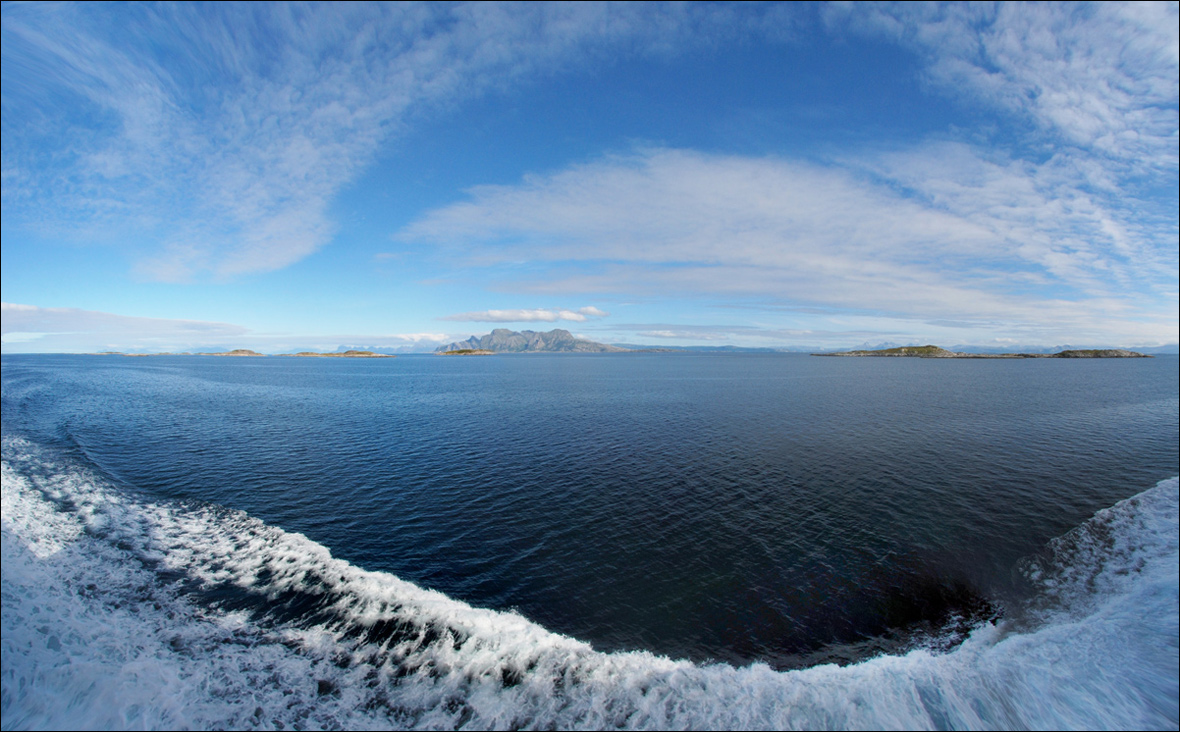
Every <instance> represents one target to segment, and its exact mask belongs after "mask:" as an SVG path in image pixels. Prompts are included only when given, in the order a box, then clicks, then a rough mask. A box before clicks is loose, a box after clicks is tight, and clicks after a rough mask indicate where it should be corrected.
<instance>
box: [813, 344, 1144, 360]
mask: <svg viewBox="0 0 1180 732" xmlns="http://www.w3.org/2000/svg"><path fill="white" fill-rule="evenodd" d="M811 355H812V356H850V357H860V358H863V357H885V358H890V357H892V358H1151V356H1149V355H1148V354H1146V353H1138V352H1137V351H1128V350H1126V349H1123V348H1082V349H1072V350H1066V351H1060V352H1058V353H964V352H963V351H948V350H947V349H945V348H940V347H938V346H901V347H900V348H882V349H880V350H878V351H835V352H831V353H813V354H811Z"/></svg>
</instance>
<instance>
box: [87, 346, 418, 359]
mask: <svg viewBox="0 0 1180 732" xmlns="http://www.w3.org/2000/svg"><path fill="white" fill-rule="evenodd" d="M85 355H90V356H129V357H137V358H138V357H147V356H223V357H229V358H397V356H395V355H394V354H392V353H374V352H373V351H343V352H341V353H317V352H315V351H300V352H299V353H276V354H273V355H269V356H268V355H267V354H265V353H259V352H258V351H252V350H250V349H249V348H235V349H234V350H232V351H219V352H216V353H191V352H184V353H122V352H120V351H102V352H100V353H91V354H85Z"/></svg>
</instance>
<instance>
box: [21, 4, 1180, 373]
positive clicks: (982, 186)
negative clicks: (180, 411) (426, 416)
mask: <svg viewBox="0 0 1180 732" xmlns="http://www.w3.org/2000/svg"><path fill="white" fill-rule="evenodd" d="M0 13H2V16H3V30H2V34H3V35H2V39H0V41H2V43H0V53H2V55H3V64H2V76H3V87H2V105H3V118H2V133H3V145H2V176H3V177H2V181H3V193H2V217H3V220H2V231H3V236H2V239H0V258H2V261H0V285H2V289H3V306H2V308H3V309H2V316H3V336H2V341H3V352H4V353H21V352H91V351H103V350H121V351H129V352H161V351H191V350H220V349H226V348H253V349H255V350H258V351H261V352H264V353H281V352H289V351H292V350H307V349H314V350H325V351H330V350H336V349H337V348H339V347H342V346H350V347H377V348H384V349H400V350H404V351H407V352H412V351H430V350H433V349H434V348H435V347H437V346H438V345H440V344H442V343H449V342H451V341H455V340H460V339H465V338H467V337H469V336H471V335H473V334H483V333H487V332H489V331H490V330H492V329H493V328H510V329H513V330H525V329H528V330H550V329H552V328H565V329H567V330H570V331H571V332H573V333H575V334H576V335H579V336H582V337H586V338H590V339H592V340H596V341H601V342H606V343H632V344H645V345H657V346H660V345H662V346H739V347H764V348H782V349H811V348H824V349H830V348H848V347H856V346H864V345H870V346H871V345H883V344H922V343H935V344H939V345H944V346H954V345H971V346H977V347H984V348H1004V347H1009V346H1011V347H1016V346H1021V345H1036V346H1045V347H1048V346H1053V345H1061V344H1070V345H1091V346H1123V347H1151V346H1160V345H1164V344H1171V343H1176V342H1177V340H1180V328H1178V315H1177V313H1178V309H1180V294H1178V293H1180V269H1178V249H1180V210H1178V206H1180V204H1178V201H1180V185H1178V158H1180V152H1178V151H1180V137H1178V96H1180V95H1178V85H1180V82H1178V79H1180V50H1178V48H1180V44H1178V30H1177V29H1178V27H1180V20H1178V18H1180V12H1178V6H1177V4H1176V3H1162V4H1153V3H1131V4H1091V3H1084V4H1076V5H1075V4H1070V3H1051V4H1044V5H1042V4H1017V3H1003V4H995V5H993V4H990V3H980V4H950V5H938V4H915V5H911V4H900V5H894V4H883V5H875V4H870V3H855V4H842V3H833V4H806V3H788V4H782V5H780V4H773V3H757V4H708V3H687V4H671V3H661V4H651V5H649V4H631V3H624V4H595V3H573V4H541V3H526V4H521V5H517V4H496V3H491V2H479V3H474V4H470V5H468V4H443V3H430V4H423V5H415V4H408V3H407V4H402V3H398V4H378V5H367V4H351V3H331V4H326V5H316V4H312V5H302V4H299V5H296V4H265V3H261V2H259V3H248V4H242V5H236V4H232V3H200V4H197V3H185V4H179V5H169V4H164V5H149V4H119V5H113V4H102V3H81V4H71V3H51V4H37V3H5V4H4V5H3V6H2V9H0Z"/></svg>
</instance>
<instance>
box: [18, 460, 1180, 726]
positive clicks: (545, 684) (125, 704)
mask: <svg viewBox="0 0 1180 732" xmlns="http://www.w3.org/2000/svg"><path fill="white" fill-rule="evenodd" d="M3 447H4V463H3V467H2V470H3V473H2V480H3V613H2V615H0V623H2V627H3V654H2V656H3V660H2V663H3V673H2V679H3V690H2V697H0V708H2V710H3V719H4V726H5V727H6V728H8V727H12V728H57V727H67V728H71V727H113V728H125V727H208V728H225V727H230V728H265V729H275V728H277V729H286V728H291V727H295V728H317V727H328V728H342V727H347V728H360V729H367V728H376V727H390V726H393V727H405V728H429V729H435V728H448V729H454V728H464V727H466V728H508V727H525V728H536V727H562V728H565V727H569V728H604V727H621V728H688V727H710V728H720V727H728V728H765V727H778V728H800V729H801V728H816V727H823V728H850V727H851V728H864V727H905V728H914V729H917V728H1016V727H1026V728H1027V727H1034V728H1038V727H1040V728H1082V727H1107V728H1175V727H1176V725H1177V702H1176V696H1177V676H1178V672H1177V636H1178V631H1177V616H1178V609H1177V585H1178V580H1177V575H1178V565H1177V561H1178V560H1177V556H1178V553H1177V494H1178V485H1180V482H1178V481H1177V479H1171V480H1167V481H1163V482H1161V483H1160V484H1159V485H1157V486H1156V487H1154V488H1151V489H1149V490H1147V491H1145V492H1143V493H1141V494H1139V495H1138V496H1135V497H1133V498H1131V499H1128V500H1126V501H1123V502H1121V503H1119V504H1116V505H1115V506H1113V507H1111V508H1108V509H1106V510H1104V511H1101V512H1099V514H1098V515H1096V516H1095V517H1094V519H1092V520H1091V521H1089V522H1087V523H1085V524H1083V525H1082V526H1080V527H1078V528H1077V529H1075V530H1074V531H1073V532H1070V534H1067V535H1066V536H1065V537H1062V538H1061V539H1059V540H1057V541H1056V542H1054V543H1053V544H1052V545H1051V547H1050V548H1049V551H1047V552H1046V554H1045V556H1044V557H1041V558H1038V559H1037V560H1035V561H1034V562H1031V563H1030V564H1029V567H1028V568H1027V569H1028V572H1029V574H1030V577H1032V578H1033V579H1034V581H1036V582H1038V583H1039V584H1040V586H1042V587H1043V592H1042V596H1041V598H1040V599H1039V601H1038V604H1037V607H1035V608H1034V615H1036V616H1037V618H1038V620H1037V622H1035V623H1033V624H1031V625H1028V626H1025V627H1022V628H1019V629H1018V628H1016V627H1015V626H1012V625H1010V624H1005V623H1000V624H998V625H993V624H984V625H982V626H980V627H979V628H977V629H976V630H975V631H974V632H973V633H972V634H971V636H970V637H969V638H968V639H967V640H966V641H965V642H964V643H962V644H961V645H959V646H957V647H956V648H955V649H954V650H952V651H950V652H948V653H942V654H937V653H932V652H930V651H925V650H917V651H913V652H911V653H909V654H906V655H904V656H882V657H878V658H875V659H871V660H869V661H865V662H863V663H860V664H857V665H854V666H847V667H838V666H819V667H813V668H808V669H800V670H793V671H787V672H776V671H773V670H772V669H770V668H769V667H767V666H765V665H761V664H754V665H751V666H747V667H744V668H734V667H732V666H727V665H720V664H718V665H708V666H700V665H694V664H692V663H689V662H687V661H677V660H671V659H667V658H661V657H657V656H654V655H652V654H649V653H642V652H636V653H612V654H605V653H598V652H595V651H594V650H593V649H592V648H591V647H590V646H589V645H587V644H585V643H581V642H579V641H576V640H574V639H570V638H567V637H564V636H561V635H557V634H554V633H551V632H549V631H547V630H545V629H544V628H542V627H540V626H538V625H536V624H535V623H532V622H530V621H528V620H527V619H525V618H522V617H520V616H519V615H515V614H512V613H504V612H496V611H491V610H483V609H478V608H473V607H471V606H469V605H466V604H464V603H462V602H458V601H455V600H452V599H450V598H448V597H446V596H444V595H442V594H440V593H437V592H433V591H429V590H424V589H422V588H419V587H417V586H415V585H413V584H411V583H408V582H404V581H402V580H399V579H398V578H396V577H394V576H392V575H389V574H384V573H375V572H366V571H364V570H361V569H359V568H357V567H354V566H352V565H350V564H349V563H347V562H344V561H341V560H338V559H334V558H332V557H331V555H330V553H329V552H328V550H327V549H326V548H324V547H323V546H320V545H318V544H316V543H314V542H312V541H310V540H308V539H306V538H305V537H303V536H301V535H298V534H292V533H288V532H284V531H282V530H281V529H277V528H275V527H271V526H267V525H265V524H263V523H262V522H260V521H258V520H256V519H254V518H252V517H250V516H247V515H245V514H243V513H240V512H235V511H227V510H225V509H222V508H219V507H216V506H207V505H187V504H176V503H161V502H153V501H148V500H143V499H140V498H137V497H135V496H133V495H131V494H129V493H127V492H125V491H122V490H120V489H118V488H116V487H114V486H111V485H110V484H108V483H107V482H105V481H103V480H101V479H99V478H97V477H96V476H94V475H91V474H89V473H88V472H87V471H86V470H85V469H83V468H80V467H78V466H76V465H71V464H69V463H68V462H61V461H60V460H59V459H58V458H55V457H54V456H52V455H50V454H49V453H48V452H47V451H46V450H44V449H43V448H40V447H38V446H36V445H34V444H32V443H29V442H28V441H25V440H20V439H12V438H6V439H5V440H4V446H3Z"/></svg>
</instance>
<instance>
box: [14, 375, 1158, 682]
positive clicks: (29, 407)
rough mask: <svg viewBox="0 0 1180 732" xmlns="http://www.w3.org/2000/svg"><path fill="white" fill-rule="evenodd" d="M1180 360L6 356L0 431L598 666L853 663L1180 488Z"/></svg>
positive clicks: (966, 607) (974, 604)
mask: <svg viewBox="0 0 1180 732" xmlns="http://www.w3.org/2000/svg"><path fill="white" fill-rule="evenodd" d="M1177 365H1178V363H1177V359H1176V357H1174V356H1173V357H1168V356H1165V357H1158V358H1154V359H1133V360H1121V359H1110V360H1088V361H1077V360H1044V359H1039V360H1012V361H1008V360H979V361H971V360H923V359H821V358H811V357H808V356H801V355H787V354H781V355H778V354H776V355H769V354H766V355H763V354H725V355H719V354H718V355H715V354H708V355H696V354H612V355H601V356H600V355H577V356H567V355H552V356H550V355H532V356H497V357H486V358H481V357H470V358H456V357H448V358H442V357H426V356H422V357H401V358H397V359H382V360H364V359H356V360H336V359H283V358H266V359H229V358H210V357H153V358H124V357H97V356H5V357H4V358H3V430H4V434H5V436H6V437H12V436H18V437H26V438H28V439H30V440H33V441H35V442H37V443H38V444H42V445H49V446H52V447H53V448H54V449H57V450H61V451H62V453H63V454H68V455H70V456H72V457H73V458H75V459H77V460H80V461H84V462H85V464H87V465H89V466H91V467H93V468H94V469H95V470H96V471H98V472H99V473H100V474H102V475H105V476H107V477H108V478H109V479H110V480H112V481H113V482H114V483H116V484H117V485H120V486H123V487H124V488H126V489H128V490H130V491H133V492H136V493H137V494H141V495H146V496H149V497H154V498H159V499H170V500H171V499H181V500H192V501H199V502H210V503H212V504H217V505H218V506H224V507H227V508H232V509H239V510H241V511H245V512H247V513H248V514H250V515H251V516H254V517H256V518H258V519H261V520H263V521H265V522H266V523H268V524H271V525H274V526H278V527H281V528H283V529H285V530H287V531H290V532H300V533H302V534H305V535H306V536H307V537H309V538H310V539H312V540H314V541H315V542H318V543H320V544H322V545H324V546H326V547H328V548H329V549H330V550H331V552H332V554H333V555H334V556H336V557H339V558H342V559H346V560H348V561H349V562H351V563H353V564H355V565H358V566H360V567H363V568H365V569H370V570H379V571H383V572H390V573H393V574H395V575H397V576H399V577H401V578H403V579H406V580H410V581H412V582H414V583H416V584H418V585H420V586H424V587H428V588H434V589H438V590H441V591H442V592H444V593H446V594H447V595H449V596H451V597H453V598H457V599H461V600H463V601H466V602H468V603H470V604H472V605H475V606H479V607H488V608H494V609H501V610H503V609H513V610H516V611H518V612H519V613H520V614H522V615H524V616H525V617H527V618H529V619H531V620H534V621H536V622H538V623H540V624H541V625H543V626H545V627H546V628H548V629H550V630H553V631H557V632H560V633H564V634H567V635H570V636H573V637H575V638H579V639H582V640H586V641H589V642H591V643H592V644H593V645H594V647H595V648H596V649H599V650H622V649H646V650H652V651H655V652H657V653H659V654H665V655H669V656H672V657H679V658H689V659H693V660H697V661H703V660H709V659H714V660H722V661H729V662H733V663H737V664H742V663H747V662H749V661H752V660H763V661H767V662H769V663H771V664H772V665H775V666H778V667H792V666H799V665H810V664H814V663H817V662H820V661H825V660H856V659H859V658H863V657H865V656H867V655H872V654H873V653H876V652H878V651H881V650H896V649H899V648H904V647H906V644H907V643H911V642H912V641H913V639H914V638H915V637H918V636H922V635H923V634H929V633H937V632H940V631H941V630H943V629H945V628H946V627H947V626H948V624H949V625H951V626H953V625H954V624H955V623H956V622H959V621H962V622H965V623H967V624H968V625H970V624H972V623H976V622H978V621H979V620H980V619H981V618H988V617H995V616H996V615H1000V614H1004V613H1006V612H1011V611H1012V608H1013V607H1015V606H1016V605H1018V604H1019V602H1020V600H1021V598H1022V594H1023V593H1025V592H1026V588H1025V587H1024V586H1023V584H1022V583H1023V580H1022V579H1021V578H1020V577H1021V576H1020V574H1019V573H1018V572H1017V571H1015V570H1016V567H1017V565H1018V563H1019V562H1020V560H1021V559H1022V558H1023V557H1027V556H1028V555H1031V554H1033V553H1035V552H1037V551H1039V550H1040V549H1041V548H1042V547H1043V546H1044V545H1045V543H1046V542H1047V541H1048V540H1050V539H1052V538H1053V537H1056V536H1059V535H1061V534H1063V533H1064V532H1066V531H1068V530H1069V529H1071V528H1073V527H1075V526H1077V525H1078V524H1079V523H1081V522H1083V521H1084V520H1086V519H1087V518H1088V517H1090V516H1091V515H1092V514H1094V512H1095V511H1098V510H1099V509H1103V508H1105V507H1108V506H1111V505H1112V504H1114V503H1116V502H1117V501H1119V500H1121V499H1124V498H1127V497H1128V496H1131V495H1134V494H1136V493H1138V492H1140V491H1142V490H1144V488H1146V487H1148V486H1151V485H1153V484H1155V483H1156V482H1158V481H1160V480H1162V479H1165V478H1169V477H1171V476H1174V475H1176V474H1177V473H1178V472H1180V456H1178V444H1180V432H1178V418H1177V415H1178V412H1180V410H1178V396H1177V395H1178V383H1177V372H1178V369H1177Z"/></svg>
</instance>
